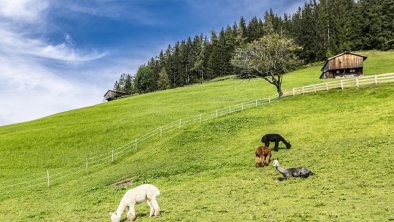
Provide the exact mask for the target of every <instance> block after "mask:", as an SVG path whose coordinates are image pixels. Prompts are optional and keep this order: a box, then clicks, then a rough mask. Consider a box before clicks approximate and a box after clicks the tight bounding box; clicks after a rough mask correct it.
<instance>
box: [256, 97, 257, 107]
mask: <svg viewBox="0 0 394 222" xmlns="http://www.w3.org/2000/svg"><path fill="white" fill-rule="evenodd" d="M256 107H257V99H256Z"/></svg>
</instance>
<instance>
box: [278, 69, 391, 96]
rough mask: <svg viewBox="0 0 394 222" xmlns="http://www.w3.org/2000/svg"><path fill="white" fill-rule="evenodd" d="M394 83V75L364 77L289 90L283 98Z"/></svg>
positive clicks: (284, 93)
mask: <svg viewBox="0 0 394 222" xmlns="http://www.w3.org/2000/svg"><path fill="white" fill-rule="evenodd" d="M390 82H394V73H387V74H381V75H374V76H363V77H358V78H345V79H341V80H336V81H332V82H325V83H319V84H315V85H308V86H302V87H297V88H293V89H288V90H285V91H284V92H283V96H295V95H300V94H305V93H315V92H318V91H328V90H330V89H342V90H343V89H345V88H350V87H360V86H363V85H371V84H382V83H390Z"/></svg>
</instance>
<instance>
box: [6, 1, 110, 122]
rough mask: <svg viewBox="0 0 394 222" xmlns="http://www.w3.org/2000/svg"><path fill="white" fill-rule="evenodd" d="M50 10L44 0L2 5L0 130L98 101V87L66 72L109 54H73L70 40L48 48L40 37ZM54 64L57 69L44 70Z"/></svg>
mask: <svg viewBox="0 0 394 222" xmlns="http://www.w3.org/2000/svg"><path fill="white" fill-rule="evenodd" d="M49 9H50V4H49V2H48V1H45V0H40V1H32V0H0V36H1V38H0V64H1V65H0V97H1V98H2V102H1V104H0V125H5V124H11V123H16V122H22V121H28V120H32V119H36V118H40V117H43V116H47V115H50V114H54V113H57V112H61V111H65V110H69V109H75V108H80V107H83V106H88V105H93V104H97V103H99V102H100V101H101V98H102V94H103V91H102V88H101V87H99V86H98V85H97V84H92V83H90V82H87V81H85V82H83V81H80V80H78V78H76V77H75V76H76V75H73V73H71V72H72V71H69V70H71V69H72V68H73V67H74V66H76V65H77V66H78V65H81V68H83V64H85V63H89V62H93V61H95V60H98V59H100V58H103V57H104V56H105V55H106V54H107V53H105V52H97V51H96V50H94V49H93V50H90V51H82V50H79V49H77V48H75V46H74V44H73V40H72V36H71V34H66V35H65V36H64V41H63V42H59V43H58V44H53V43H49V42H48V40H47V39H46V38H45V37H44V36H45V29H46V28H47V27H46V26H47V25H48V24H47V19H46V17H45V16H46V12H47V10H49ZM37 34H38V35H37ZM37 36H38V37H37ZM54 63H57V64H61V65H59V67H56V66H49V65H48V64H50V65H52V64H54ZM99 68H102V66H101V67H100V66H99V67H97V69H99ZM96 71H97V70H96ZM77 72H83V70H74V74H75V73H77Z"/></svg>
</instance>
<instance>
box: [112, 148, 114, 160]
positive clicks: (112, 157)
mask: <svg viewBox="0 0 394 222" xmlns="http://www.w3.org/2000/svg"><path fill="white" fill-rule="evenodd" d="M114 160H115V158H114V150H112V162H114Z"/></svg>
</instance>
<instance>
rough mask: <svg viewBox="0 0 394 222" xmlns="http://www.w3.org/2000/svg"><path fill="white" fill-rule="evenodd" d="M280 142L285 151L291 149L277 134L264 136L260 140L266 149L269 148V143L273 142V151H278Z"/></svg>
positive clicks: (288, 143)
mask: <svg viewBox="0 0 394 222" xmlns="http://www.w3.org/2000/svg"><path fill="white" fill-rule="evenodd" d="M280 141H282V142H283V143H284V144H285V145H286V148H287V149H290V147H291V144H290V142H287V141H286V140H285V138H283V137H282V136H281V135H279V134H265V135H264V136H263V138H261V142H262V143H264V145H265V146H268V147H269V146H270V142H275V147H274V150H275V151H278V145H279V142H280Z"/></svg>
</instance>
